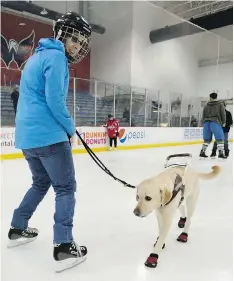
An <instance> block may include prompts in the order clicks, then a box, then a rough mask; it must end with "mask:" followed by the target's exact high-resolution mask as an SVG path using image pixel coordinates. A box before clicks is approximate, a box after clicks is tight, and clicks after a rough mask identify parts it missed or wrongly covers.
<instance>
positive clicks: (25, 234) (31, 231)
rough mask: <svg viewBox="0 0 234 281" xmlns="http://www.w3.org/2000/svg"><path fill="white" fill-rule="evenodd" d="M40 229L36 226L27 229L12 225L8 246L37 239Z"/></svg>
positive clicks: (11, 246) (15, 245)
mask: <svg viewBox="0 0 234 281" xmlns="http://www.w3.org/2000/svg"><path fill="white" fill-rule="evenodd" d="M38 233H39V231H38V230H37V229H36V228H30V227H28V228H27V229H25V230H22V229H17V228H14V227H11V228H10V230H9V232H8V238H9V239H10V241H9V243H8V245H7V247H8V248H13V247H17V246H20V245H23V244H26V243H30V242H32V241H34V240H36V239H37V236H38Z"/></svg>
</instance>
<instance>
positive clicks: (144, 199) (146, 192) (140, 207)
mask: <svg viewBox="0 0 234 281" xmlns="http://www.w3.org/2000/svg"><path fill="white" fill-rule="evenodd" d="M171 197H172V187H171V184H170V183H168V182H166V183H165V181H164V182H163V181H162V180H161V179H159V178H158V179H157V178H156V179H153V180H152V179H148V180H145V181H143V182H142V183H140V184H139V185H138V186H137V194H136V200H137V201H138V203H137V206H136V208H135V209H134V211H133V213H134V214H135V215H136V216H138V217H142V218H143V217H146V216H147V215H149V214H150V213H151V212H152V211H153V210H155V209H157V208H160V207H161V206H164V205H165V204H166V203H167V202H168V201H169V200H170V199H171Z"/></svg>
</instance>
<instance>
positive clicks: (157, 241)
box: [154, 238, 165, 249]
mask: <svg viewBox="0 0 234 281" xmlns="http://www.w3.org/2000/svg"><path fill="white" fill-rule="evenodd" d="M157 242H158V238H157V241H156V242H155V243H154V247H155V246H156V244H157ZM164 248H165V243H164V244H163V246H162V249H164Z"/></svg>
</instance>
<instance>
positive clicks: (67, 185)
mask: <svg viewBox="0 0 234 281" xmlns="http://www.w3.org/2000/svg"><path fill="white" fill-rule="evenodd" d="M23 154H24V156H25V158H26V160H27V161H28V164H29V168H30V170H31V173H32V179H33V183H32V187H31V188H30V189H29V190H28V191H27V193H26V194H25V196H24V198H23V200H22V202H21V203H20V205H19V207H18V208H17V209H15V211H14V214H13V219H12V222H11V225H12V226H13V227H15V228H18V229H26V228H27V227H28V221H29V219H30V218H31V216H32V215H33V213H34V212H35V210H36V208H37V206H38V205H39V203H40V202H41V201H42V200H43V198H44V196H45V195H46V193H47V191H48V190H49V188H50V186H51V185H52V186H53V188H54V191H55V194H56V197H55V214H54V240H53V241H54V243H58V244H59V243H69V242H72V241H73V236H72V228H73V216H74V209H75V194H74V193H75V191H76V180H75V169H74V163H73V158H72V153H71V146H70V144H69V142H61V143H57V144H53V145H49V146H46V147H40V148H33V149H25V150H23ZM45 219H46V217H45Z"/></svg>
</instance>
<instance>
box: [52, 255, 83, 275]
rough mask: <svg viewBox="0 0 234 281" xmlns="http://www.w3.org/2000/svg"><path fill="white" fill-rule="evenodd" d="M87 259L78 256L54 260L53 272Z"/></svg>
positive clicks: (58, 271)
mask: <svg viewBox="0 0 234 281" xmlns="http://www.w3.org/2000/svg"><path fill="white" fill-rule="evenodd" d="M86 259H87V257H86V256H84V257H79V258H76V259H74V258H70V259H66V260H62V261H56V262H55V272H56V273H60V272H62V271H64V270H66V269H70V268H72V267H75V266H76V265H78V264H80V263H82V262H84V261H85V260H86Z"/></svg>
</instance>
